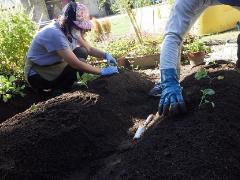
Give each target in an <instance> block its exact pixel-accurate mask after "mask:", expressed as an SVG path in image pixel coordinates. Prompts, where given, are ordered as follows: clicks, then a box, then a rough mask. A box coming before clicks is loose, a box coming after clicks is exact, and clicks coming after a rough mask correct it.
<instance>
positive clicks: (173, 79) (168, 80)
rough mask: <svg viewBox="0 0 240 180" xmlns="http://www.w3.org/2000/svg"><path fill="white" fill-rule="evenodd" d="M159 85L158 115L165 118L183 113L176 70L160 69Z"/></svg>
mask: <svg viewBox="0 0 240 180" xmlns="http://www.w3.org/2000/svg"><path fill="white" fill-rule="evenodd" d="M161 84H162V94H161V98H160V102H159V109H158V112H159V114H160V115H164V116H165V115H168V114H170V115H177V114H179V113H185V112H186V107H185V103H184V100H183V96H182V89H181V86H180V84H179V82H178V76H177V71H176V69H162V70H161Z"/></svg>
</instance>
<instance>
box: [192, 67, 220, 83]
mask: <svg viewBox="0 0 240 180" xmlns="http://www.w3.org/2000/svg"><path fill="white" fill-rule="evenodd" d="M194 77H195V79H197V80H201V79H204V78H208V79H209V80H210V82H209V84H211V83H212V81H213V80H214V79H217V80H223V79H224V76H221V75H220V76H217V77H213V78H212V77H210V76H209V75H208V72H207V70H206V69H205V68H202V69H200V70H199V71H198V72H196V74H195V75H194Z"/></svg>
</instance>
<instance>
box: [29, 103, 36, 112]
mask: <svg viewBox="0 0 240 180" xmlns="http://www.w3.org/2000/svg"><path fill="white" fill-rule="evenodd" d="M36 110H37V105H36V104H35V103H33V104H32V105H31V107H30V111H31V112H35V111H36Z"/></svg>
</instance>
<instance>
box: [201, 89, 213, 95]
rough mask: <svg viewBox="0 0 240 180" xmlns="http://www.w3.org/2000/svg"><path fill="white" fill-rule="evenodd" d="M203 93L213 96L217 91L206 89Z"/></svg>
mask: <svg viewBox="0 0 240 180" xmlns="http://www.w3.org/2000/svg"><path fill="white" fill-rule="evenodd" d="M203 94H205V95H209V96H212V95H214V94H215V91H214V90H213V89H204V90H203Z"/></svg>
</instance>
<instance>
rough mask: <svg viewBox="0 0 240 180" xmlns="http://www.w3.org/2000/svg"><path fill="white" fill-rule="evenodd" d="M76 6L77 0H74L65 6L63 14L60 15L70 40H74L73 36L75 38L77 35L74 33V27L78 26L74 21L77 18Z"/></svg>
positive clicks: (63, 28) (63, 29)
mask: <svg viewBox="0 0 240 180" xmlns="http://www.w3.org/2000/svg"><path fill="white" fill-rule="evenodd" d="M76 6H77V5H76V3H75V0H72V1H71V2H70V3H68V4H67V5H66V6H65V7H64V8H63V14H62V15H61V16H60V26H61V29H62V31H63V33H64V34H65V35H66V36H67V38H68V40H69V41H70V42H71V41H72V38H74V39H75V37H74V36H73V35H72V29H73V28H77V27H76V25H75V24H74V23H73V21H74V20H75V19H76ZM77 29H78V28H77ZM69 35H70V37H69Z"/></svg>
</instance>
